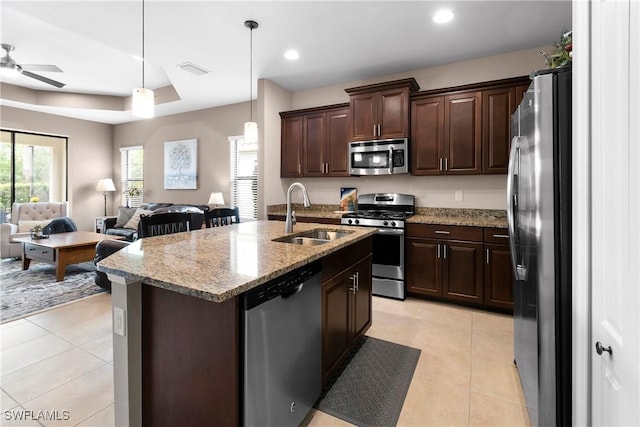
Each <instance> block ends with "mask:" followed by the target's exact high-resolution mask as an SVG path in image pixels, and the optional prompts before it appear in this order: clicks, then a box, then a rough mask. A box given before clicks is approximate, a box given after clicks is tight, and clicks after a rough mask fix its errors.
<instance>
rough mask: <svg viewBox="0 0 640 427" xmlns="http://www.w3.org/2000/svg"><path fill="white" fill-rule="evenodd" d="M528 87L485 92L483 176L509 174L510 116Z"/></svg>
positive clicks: (520, 85) (508, 87) (483, 96)
mask: <svg viewBox="0 0 640 427" xmlns="http://www.w3.org/2000/svg"><path fill="white" fill-rule="evenodd" d="M527 88H528V85H527V84H519V85H510V86H504V87H500V88H495V89H488V90H483V91H482V141H483V144H482V150H483V151H482V159H483V161H482V173H483V174H506V173H507V168H508V167H509V149H510V147H511V115H512V114H513V113H514V112H515V110H516V108H517V107H518V105H519V104H520V101H522V98H523V96H524V93H525V92H526V91H527Z"/></svg>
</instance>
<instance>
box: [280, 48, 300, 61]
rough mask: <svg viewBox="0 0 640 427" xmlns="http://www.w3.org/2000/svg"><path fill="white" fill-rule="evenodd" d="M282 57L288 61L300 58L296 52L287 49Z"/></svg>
mask: <svg viewBox="0 0 640 427" xmlns="http://www.w3.org/2000/svg"><path fill="white" fill-rule="evenodd" d="M284 57H285V58H287V59H288V60H290V61H295V60H296V59H298V58H300V54H299V53H298V51H297V50H293V49H289V50H288V51H286V52H285V53H284Z"/></svg>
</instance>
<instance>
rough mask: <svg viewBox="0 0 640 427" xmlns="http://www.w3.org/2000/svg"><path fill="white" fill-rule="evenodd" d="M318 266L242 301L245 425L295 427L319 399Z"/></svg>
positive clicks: (303, 269)
mask: <svg viewBox="0 0 640 427" xmlns="http://www.w3.org/2000/svg"><path fill="white" fill-rule="evenodd" d="M319 273H320V262H314V263H312V264H309V265H307V266H304V267H301V268H299V269H297V270H294V271H292V272H290V273H287V274H285V275H284V276H281V277H279V278H277V279H274V280H272V281H271V282H268V283H266V284H264V285H262V286H260V287H258V288H256V289H252V290H251V291H249V292H247V293H246V294H245V296H244V299H243V313H242V314H243V320H244V371H243V375H244V380H243V385H244V391H243V395H244V409H243V414H244V425H246V426H297V425H299V424H300V422H301V421H302V420H303V419H304V417H305V416H306V415H307V413H308V412H309V410H310V409H311V407H312V406H313V404H314V403H315V401H316V399H317V398H318V397H319V396H320V392H321V388H322V384H321V381H322V380H321V377H322V372H321V354H320V353H321V314H320V306H321V296H320V274H319Z"/></svg>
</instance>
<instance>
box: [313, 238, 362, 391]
mask: <svg viewBox="0 0 640 427" xmlns="http://www.w3.org/2000/svg"><path fill="white" fill-rule="evenodd" d="M363 255H364V257H363ZM322 274H323V281H322V380H323V383H326V381H327V380H328V379H329V378H330V377H331V375H332V374H333V373H334V372H335V370H336V369H337V368H338V367H339V366H340V363H341V362H342V361H343V360H344V358H345V357H346V356H347V354H348V353H349V351H350V350H351V349H352V348H353V346H354V345H355V344H356V343H357V341H358V339H359V338H361V337H362V336H363V335H364V334H365V332H366V331H367V330H368V329H369V327H370V326H371V239H370V238H369V239H367V240H365V241H363V242H362V244H355V245H352V247H350V248H347V249H343V250H342V251H339V252H336V253H335V254H332V255H329V256H328V257H326V258H325V259H323V272H322Z"/></svg>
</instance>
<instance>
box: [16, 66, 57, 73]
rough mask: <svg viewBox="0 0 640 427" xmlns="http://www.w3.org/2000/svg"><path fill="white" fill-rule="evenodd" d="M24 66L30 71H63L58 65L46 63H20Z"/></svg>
mask: <svg viewBox="0 0 640 427" xmlns="http://www.w3.org/2000/svg"><path fill="white" fill-rule="evenodd" d="M20 66H21V67H22V68H24V69H25V70H29V71H45V72H49V73H62V70H61V69H60V67H58V66H57V65H45V64H20Z"/></svg>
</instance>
